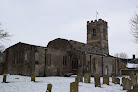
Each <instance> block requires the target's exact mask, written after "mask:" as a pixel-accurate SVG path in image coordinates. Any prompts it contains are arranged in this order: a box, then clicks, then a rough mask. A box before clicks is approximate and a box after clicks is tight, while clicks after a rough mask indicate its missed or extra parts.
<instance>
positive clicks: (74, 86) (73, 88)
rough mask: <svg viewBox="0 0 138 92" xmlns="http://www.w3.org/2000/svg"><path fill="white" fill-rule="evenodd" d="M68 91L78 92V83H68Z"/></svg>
mask: <svg viewBox="0 0 138 92" xmlns="http://www.w3.org/2000/svg"><path fill="white" fill-rule="evenodd" d="M70 92H78V84H77V83H75V82H72V83H70Z"/></svg>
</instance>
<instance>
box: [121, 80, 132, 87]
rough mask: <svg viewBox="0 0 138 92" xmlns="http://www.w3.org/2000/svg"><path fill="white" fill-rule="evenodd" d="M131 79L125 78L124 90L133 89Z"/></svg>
mask: <svg viewBox="0 0 138 92" xmlns="http://www.w3.org/2000/svg"><path fill="white" fill-rule="evenodd" d="M131 85H132V83H131V80H130V79H128V78H125V79H123V90H131Z"/></svg>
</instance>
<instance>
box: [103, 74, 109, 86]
mask: <svg viewBox="0 0 138 92" xmlns="http://www.w3.org/2000/svg"><path fill="white" fill-rule="evenodd" d="M103 84H107V85H109V76H107V75H105V76H103Z"/></svg>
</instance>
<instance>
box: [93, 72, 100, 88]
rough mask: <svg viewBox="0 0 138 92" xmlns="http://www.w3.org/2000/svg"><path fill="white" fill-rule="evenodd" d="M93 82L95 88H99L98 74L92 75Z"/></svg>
mask: <svg viewBox="0 0 138 92" xmlns="http://www.w3.org/2000/svg"><path fill="white" fill-rule="evenodd" d="M94 82H95V87H101V83H100V75H99V74H95V75H94Z"/></svg>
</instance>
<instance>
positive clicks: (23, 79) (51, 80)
mask: <svg viewBox="0 0 138 92" xmlns="http://www.w3.org/2000/svg"><path fill="white" fill-rule="evenodd" d="M136 79H137V78H136V77H135V75H133V74H131V76H124V77H108V76H104V77H100V76H99V75H98V74H96V75H95V76H94V77H90V74H85V75H84V77H82V75H81V74H78V75H73V76H71V77H58V76H50V77H35V78H34V74H32V77H29V76H20V75H6V76H5V75H0V92H127V91H128V92H137V87H138V85H136V81H137V80H136ZM112 80H113V81H112ZM134 85H135V86H134ZM130 89H131V91H130ZM132 89H133V91H132ZM46 90H47V91H46ZM48 90H49V91H48ZM134 90H135V91H134Z"/></svg>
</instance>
